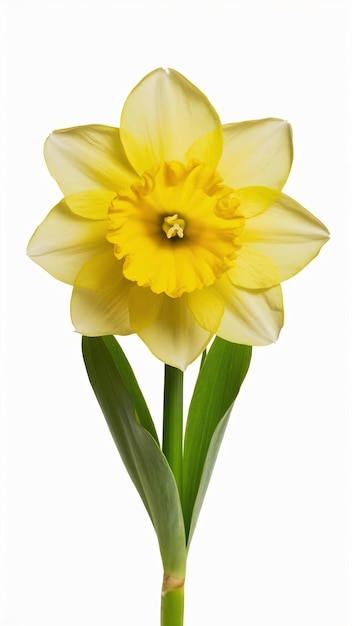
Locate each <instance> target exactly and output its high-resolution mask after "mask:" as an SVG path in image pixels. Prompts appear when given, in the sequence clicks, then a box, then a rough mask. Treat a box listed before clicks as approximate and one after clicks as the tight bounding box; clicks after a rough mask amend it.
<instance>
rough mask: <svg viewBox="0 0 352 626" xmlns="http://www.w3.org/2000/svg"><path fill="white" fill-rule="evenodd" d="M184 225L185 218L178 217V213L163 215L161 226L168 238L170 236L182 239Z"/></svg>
mask: <svg viewBox="0 0 352 626" xmlns="http://www.w3.org/2000/svg"><path fill="white" fill-rule="evenodd" d="M185 225H186V222H185V220H183V219H182V218H180V219H179V217H178V214H177V213H175V215H169V216H168V217H164V221H163V227H162V228H163V231H164V233H165V234H166V237H167V238H168V239H171V238H172V237H179V238H180V239H183V235H184V233H183V231H184V228H185Z"/></svg>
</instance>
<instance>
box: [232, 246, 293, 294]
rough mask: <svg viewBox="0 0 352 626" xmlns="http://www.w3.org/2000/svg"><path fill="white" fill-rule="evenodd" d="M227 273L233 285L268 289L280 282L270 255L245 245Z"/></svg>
mask: <svg viewBox="0 0 352 626" xmlns="http://www.w3.org/2000/svg"><path fill="white" fill-rule="evenodd" d="M227 274H228V277H229V278H230V280H231V282H232V283H233V284H234V285H236V286H237V287H243V288H245V289H268V288H269V287H273V286H274V285H278V284H279V283H280V282H281V274H280V271H279V269H278V268H277V267H276V265H275V263H273V261H272V260H271V259H270V257H268V256H265V255H264V254H259V253H258V252H256V251H255V250H252V249H251V248H250V247H245V246H242V248H241V249H240V250H239V252H238V255H237V258H236V261H235V265H234V267H233V268H231V269H229V270H228V273H227Z"/></svg>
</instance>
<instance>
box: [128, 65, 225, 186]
mask: <svg viewBox="0 0 352 626" xmlns="http://www.w3.org/2000/svg"><path fill="white" fill-rule="evenodd" d="M120 126H121V128H120V132H121V140H122V143H123V146H124V148H125V151H126V154H127V157H128V159H129V161H130V163H131V164H132V165H133V167H134V168H135V169H136V170H137V171H138V172H139V173H140V174H141V173H143V172H144V171H146V170H148V169H150V168H151V167H152V166H153V165H155V164H157V163H161V162H164V161H173V160H176V161H182V162H183V161H185V159H190V158H196V159H199V160H201V161H205V162H206V163H208V164H209V165H212V166H216V164H217V162H218V160H219V157H220V154H221V150H222V133H221V127H220V120H219V117H218V115H217V113H216V111H215V109H214V108H213V107H212V105H211V104H210V102H209V101H208V100H207V98H206V97H205V96H204V94H203V93H202V92H201V91H199V89H197V87H195V86H194V85H192V83H190V82H189V81H188V80H187V79H186V78H184V76H182V75H181V74H179V73H178V72H176V71H175V70H172V69H169V70H167V69H161V68H160V69H157V70H155V71H153V72H151V73H150V74H148V75H147V76H146V77H145V78H143V80H142V81H141V82H140V83H139V84H138V85H137V86H136V87H135V88H134V89H133V91H132V92H131V93H130V95H129V96H128V98H127V100H126V102H125V105H124V108H123V111H122V115H121V124H120Z"/></svg>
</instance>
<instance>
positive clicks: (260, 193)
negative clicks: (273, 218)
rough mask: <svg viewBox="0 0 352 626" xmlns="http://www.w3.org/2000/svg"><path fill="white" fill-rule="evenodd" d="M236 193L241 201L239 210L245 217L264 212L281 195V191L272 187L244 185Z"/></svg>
mask: <svg viewBox="0 0 352 626" xmlns="http://www.w3.org/2000/svg"><path fill="white" fill-rule="evenodd" d="M235 193H236V198H238V200H239V201H240V204H239V207H238V212H239V213H240V214H241V215H243V217H245V218H250V217H253V216H254V215H258V214H259V213H263V211H266V209H267V208H268V207H269V206H271V205H272V204H273V203H274V202H275V201H276V200H277V199H278V198H279V197H280V195H281V191H279V190H278V189H270V187H244V188H242V189H236V192H235Z"/></svg>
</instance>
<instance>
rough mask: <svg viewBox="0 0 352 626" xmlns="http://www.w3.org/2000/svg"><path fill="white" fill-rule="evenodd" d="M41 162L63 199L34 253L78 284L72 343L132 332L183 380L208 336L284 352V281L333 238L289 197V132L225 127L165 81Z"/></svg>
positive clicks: (198, 97)
mask: <svg viewBox="0 0 352 626" xmlns="http://www.w3.org/2000/svg"><path fill="white" fill-rule="evenodd" d="M45 158H46V162H47V165H48V168H49V171H50V173H51V174H52V176H53V177H54V178H55V180H56V181H57V183H58V184H59V186H60V188H61V190H62V192H63V194H64V196H65V197H64V199H63V200H61V202H59V204H57V205H56V206H55V207H54V208H53V209H52V211H51V212H50V213H49V214H48V216H47V217H46V219H45V220H44V221H43V223H42V224H41V225H40V226H39V228H38V229H37V230H36V232H35V233H34V235H33V237H32V239H31V241H30V243H29V246H28V254H29V256H30V257H31V259H32V260H33V261H35V262H36V263H38V264H39V265H41V266H42V267H43V268H45V269H46V270H47V271H48V272H50V273H51V274H52V275H53V276H55V277H56V278H57V279H59V280H61V281H64V282H66V283H69V284H70V285H73V293H72V301H71V317H72V322H73V325H74V327H75V329H76V330H77V331H78V332H80V333H82V334H83V335H86V336H103V335H127V334H130V333H137V334H138V335H139V336H140V337H141V339H142V340H143V341H144V342H145V343H146V344H147V346H148V347H149V349H150V350H151V351H152V353H153V354H154V355H155V356H157V357H158V358H159V359H161V360H162V361H164V362H165V363H167V364H169V365H172V366H174V367H177V368H179V369H181V370H184V369H185V368H186V367H187V365H188V364H189V363H191V362H192V361H193V360H194V359H196V357H197V356H198V355H199V354H200V353H201V352H202V351H203V350H204V348H205V347H206V346H207V344H208V342H209V341H210V339H211V338H212V337H213V335H214V334H216V335H218V336H219V337H221V338H223V339H226V340H228V341H230V342H235V343H239V344H247V345H265V344H269V343H271V342H274V341H275V340H276V339H277V337H278V334H279V332H280V329H281V327H282V325H283V302H282V292H281V286H280V284H281V282H282V281H284V280H286V279H288V278H290V277H291V276H293V275H294V274H296V273H297V272H299V271H300V270H301V269H302V268H303V267H304V266H305V265H307V263H309V262H310V261H311V260H312V259H313V258H314V257H315V256H316V255H317V253H318V251H319V250H320V248H321V246H322V245H323V243H324V242H325V241H326V240H327V238H328V231H327V229H326V228H325V226H324V225H323V224H322V223H321V222H320V221H319V220H317V219H316V218H315V217H314V216H313V215H311V213H309V212H308V211H307V210H306V209H304V208H303V207H302V206H300V205H299V204H298V203H297V202H296V201H295V200H293V199H292V198H290V197H288V196H287V195H285V194H283V193H282V188H283V186H284V184H285V182H286V179H287V177H288V174H289V171H290V168H291V164H292V158H293V149H292V138H291V129H290V126H289V124H288V123H287V122H285V121H283V120H279V119H263V120H256V121H248V122H240V123H233V124H227V125H225V126H223V125H221V122H220V119H219V116H218V115H217V113H216V111H215V110H214V108H213V107H212V105H211V104H210V102H209V101H208V100H207V98H206V97H205V96H204V95H203V93H201V91H199V90H198V89H197V88H196V87H195V86H194V85H193V84H191V83H190V82H189V81H188V80H187V79H186V78H184V77H183V76H182V75H181V74H179V73H178V72H176V71H174V70H171V69H168V70H164V69H157V70H155V71H153V72H151V73H150V74H148V75H147V76H146V77H145V78H143V80H142V81H141V82H140V83H139V84H138V85H137V86H136V87H135V88H134V89H133V90H132V92H131V93H130V95H129V96H128V98H127V100H126V102H125V105H124V107H123V110H122V115H121V122H120V128H119V129H118V128H113V127H109V126H103V125H88V126H79V127H75V128H69V129H65V130H59V131H55V132H54V133H53V134H51V135H50V136H49V138H48V140H47V142H46V144H45Z"/></svg>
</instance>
